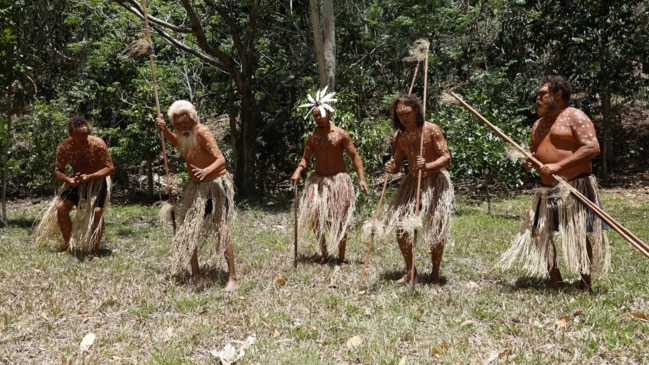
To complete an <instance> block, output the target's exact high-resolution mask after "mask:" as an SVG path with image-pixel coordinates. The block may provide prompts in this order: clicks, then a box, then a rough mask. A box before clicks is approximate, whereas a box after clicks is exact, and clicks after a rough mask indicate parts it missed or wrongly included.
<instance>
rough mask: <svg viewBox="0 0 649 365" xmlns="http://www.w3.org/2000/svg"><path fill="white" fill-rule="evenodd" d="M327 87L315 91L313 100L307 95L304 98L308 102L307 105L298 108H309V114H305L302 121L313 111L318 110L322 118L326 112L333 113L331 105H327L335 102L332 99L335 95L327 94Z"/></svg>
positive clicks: (332, 93)
mask: <svg viewBox="0 0 649 365" xmlns="http://www.w3.org/2000/svg"><path fill="white" fill-rule="evenodd" d="M328 87H329V86H325V87H324V88H322V90H318V91H316V93H315V98H314V97H312V96H311V95H309V94H307V95H306V98H307V99H308V100H309V103H308V104H302V105H300V106H299V107H300V108H309V112H308V113H307V114H306V116H305V117H304V119H306V118H308V117H309V114H311V112H312V111H313V110H314V109H318V111H320V115H321V116H322V117H324V116H325V115H326V114H327V110H328V111H329V112H333V111H334V108H332V107H331V105H329V104H330V103H334V102H336V99H334V95H336V93H335V92H330V93H329V94H327V88H328Z"/></svg>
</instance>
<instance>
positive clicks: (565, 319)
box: [554, 316, 572, 328]
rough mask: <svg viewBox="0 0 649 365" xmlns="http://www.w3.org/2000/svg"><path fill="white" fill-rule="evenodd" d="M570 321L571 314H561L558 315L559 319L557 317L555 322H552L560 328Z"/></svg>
mask: <svg viewBox="0 0 649 365" xmlns="http://www.w3.org/2000/svg"><path fill="white" fill-rule="evenodd" d="M570 321H572V317H571V316H561V317H559V319H557V321H556V322H554V324H555V325H556V326H557V327H558V328H562V327H565V326H566V325H567V324H568V323H570Z"/></svg>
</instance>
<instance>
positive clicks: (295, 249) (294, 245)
mask: <svg viewBox="0 0 649 365" xmlns="http://www.w3.org/2000/svg"><path fill="white" fill-rule="evenodd" d="M297 203H298V201H297V184H295V200H293V219H294V222H293V223H294V224H293V235H294V239H293V267H297Z"/></svg>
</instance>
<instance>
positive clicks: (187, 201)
mask: <svg viewBox="0 0 649 365" xmlns="http://www.w3.org/2000/svg"><path fill="white" fill-rule="evenodd" d="M167 114H168V116H169V119H170V121H171V124H172V125H173V132H172V131H170V130H169V129H168V128H167V123H166V122H165V120H164V117H163V116H162V115H158V118H157V119H156V128H157V129H158V130H160V131H161V132H162V133H163V135H164V136H165V138H166V139H167V140H169V143H171V144H172V145H173V146H175V147H177V148H178V149H180V151H181V153H182V156H183V158H184V159H185V162H186V163H187V173H188V174H189V184H188V185H187V187H186V188H185V190H184V192H183V201H182V209H181V212H180V226H179V228H178V231H177V232H176V234H175V236H174V260H173V264H172V273H173V274H174V275H175V276H181V275H182V274H184V273H185V272H186V271H187V267H188V265H189V266H190V267H191V276H192V277H197V276H198V275H200V269H199V265H198V249H199V248H204V249H207V250H209V251H210V252H211V255H210V261H215V260H216V259H217V258H218V253H221V252H223V254H224V256H225V259H226V262H227V265H228V283H227V284H226V286H225V290H226V291H233V290H235V289H236V288H237V286H238V283H237V276H236V273H235V269H234V250H233V247H232V241H231V239H230V231H229V227H230V225H231V224H232V222H233V221H234V218H235V216H236V210H235V206H234V184H233V180H232V175H230V173H229V172H228V171H227V169H226V166H225V158H224V157H223V154H222V153H221V150H220V149H219V147H218V146H217V144H216V140H215V139H214V135H213V134H212V131H210V129H209V128H208V127H207V126H206V125H204V124H201V123H200V120H199V118H198V114H197V113H196V109H195V108H194V105H192V103H190V102H189V101H186V100H178V101H176V102H174V103H173V104H171V106H170V107H169V111H168V113H167ZM215 236H216V237H215Z"/></svg>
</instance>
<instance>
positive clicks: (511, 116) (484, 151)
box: [432, 72, 531, 188]
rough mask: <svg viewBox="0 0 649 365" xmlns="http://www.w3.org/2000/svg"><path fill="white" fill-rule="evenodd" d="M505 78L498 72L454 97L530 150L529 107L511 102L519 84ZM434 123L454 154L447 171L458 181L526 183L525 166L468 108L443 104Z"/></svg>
mask: <svg viewBox="0 0 649 365" xmlns="http://www.w3.org/2000/svg"><path fill="white" fill-rule="evenodd" d="M498 76H500V78H499V77H498ZM502 76H503V75H502V74H498V73H496V72H492V73H491V74H484V75H481V76H479V77H476V79H474V80H473V82H472V83H471V85H475V86H474V87H467V88H466V89H464V90H462V91H457V92H456V93H458V94H459V95H460V96H461V97H462V98H463V99H464V101H465V102H467V103H468V104H469V105H471V106H472V107H473V108H474V109H476V110H479V111H480V110H481V115H482V116H483V117H485V118H486V119H487V120H488V121H489V122H491V124H493V125H495V126H496V127H498V128H499V129H500V130H501V131H502V132H503V133H505V135H507V136H509V137H510V138H511V139H512V140H514V141H515V142H517V143H518V145H519V146H523V147H524V148H528V144H529V142H528V141H529V138H530V137H529V133H530V125H531V124H529V116H530V112H529V108H522V107H520V106H517V105H516V104H515V103H514V102H513V101H514V99H513V98H508V97H507V95H514V94H515V93H516V92H517V91H518V90H517V89H518V87H521V85H516V84H515V83H510V82H509V81H508V80H506V79H505V78H503V77H502ZM518 92H520V91H518ZM499 95H500V96H501V97H498V96H499ZM449 97H450V96H449ZM530 105H531V104H530ZM432 120H433V121H436V122H437V123H438V124H439V125H440V127H441V128H442V131H443V132H444V133H445V137H446V139H447V142H448V145H449V149H450V150H451V155H452V163H451V166H450V168H449V170H450V171H451V173H452V174H453V176H454V178H455V179H457V180H462V181H465V182H466V181H468V182H471V183H473V184H478V183H480V184H482V183H486V184H488V185H494V184H495V185H497V186H498V187H501V188H502V187H505V188H514V187H517V186H520V185H521V184H523V182H524V180H525V176H526V173H525V171H524V170H523V169H522V167H521V166H522V164H521V162H522V161H519V160H517V159H515V158H512V157H513V156H512V153H511V152H512V151H513V150H514V149H513V148H512V147H511V146H510V145H509V144H508V143H507V142H506V141H505V140H503V139H502V138H501V137H500V136H498V135H497V134H496V133H494V132H493V131H492V130H491V129H490V128H489V127H488V126H487V125H486V124H485V123H483V122H482V121H480V120H479V119H478V118H476V117H475V116H474V115H473V114H471V113H469V112H468V111H467V110H465V108H463V107H462V106H460V105H455V104H447V105H444V106H443V107H441V108H439V109H437V110H435V111H433V112H432Z"/></svg>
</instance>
